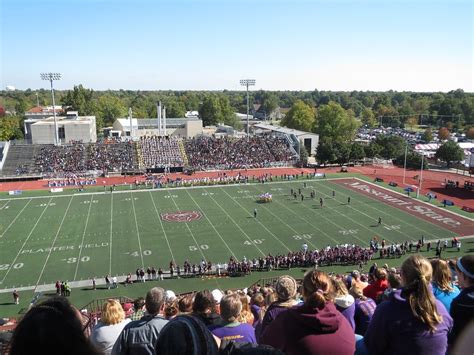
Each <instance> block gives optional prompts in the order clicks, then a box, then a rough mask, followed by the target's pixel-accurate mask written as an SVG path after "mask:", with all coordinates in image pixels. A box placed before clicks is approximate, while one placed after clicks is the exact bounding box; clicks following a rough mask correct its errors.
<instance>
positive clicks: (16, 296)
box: [13, 289, 20, 304]
mask: <svg viewBox="0 0 474 355" xmlns="http://www.w3.org/2000/svg"><path fill="white" fill-rule="evenodd" d="M13 301H14V302H15V304H19V303H20V294H19V293H18V291H17V290H16V289H15V290H13Z"/></svg>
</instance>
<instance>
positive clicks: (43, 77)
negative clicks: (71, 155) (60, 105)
mask: <svg viewBox="0 0 474 355" xmlns="http://www.w3.org/2000/svg"><path fill="white" fill-rule="evenodd" d="M40 76H41V80H48V81H49V82H50V83H51V96H52V97H53V117H54V144H55V145H58V144H59V136H58V122H57V121H56V102H55V101H54V89H53V81H54V80H61V74H60V73H41V74H40Z"/></svg>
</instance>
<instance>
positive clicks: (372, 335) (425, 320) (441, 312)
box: [364, 254, 453, 355]
mask: <svg viewBox="0 0 474 355" xmlns="http://www.w3.org/2000/svg"><path fill="white" fill-rule="evenodd" d="M431 278H432V267H431V264H430V262H429V261H428V260H427V259H425V258H424V257H423V256H421V255H419V254H417V255H412V256H410V257H409V258H407V259H406V260H405V261H404V262H403V264H402V267H401V279H402V289H399V290H396V291H394V292H392V293H391V294H390V296H389V299H388V300H387V301H385V302H382V303H381V304H379V305H378V306H377V308H376V309H375V313H374V315H373V317H372V320H371V322H370V324H369V328H368V329H367V332H366V333H365V336H364V342H365V345H366V346H367V350H368V351H369V353H371V354H430V355H437V354H439V355H445V354H446V350H447V346H448V333H449V331H450V330H451V328H452V325H453V320H452V319H451V317H450V316H449V313H448V312H447V311H446V308H445V307H444V306H443V304H442V303H441V302H440V301H438V300H437V299H435V298H434V296H433V294H432V292H431V289H430V282H431Z"/></svg>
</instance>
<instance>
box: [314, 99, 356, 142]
mask: <svg viewBox="0 0 474 355" xmlns="http://www.w3.org/2000/svg"><path fill="white" fill-rule="evenodd" d="M358 126H359V122H358V121H357V120H356V119H355V118H354V115H353V113H352V111H350V110H349V111H346V110H344V109H343V108H342V107H341V105H339V104H337V103H335V102H332V101H331V102H329V104H327V105H322V106H321V107H320V108H319V110H318V115H317V118H316V133H318V134H319V135H320V136H321V137H322V138H324V139H331V140H332V141H334V142H343V143H344V142H349V141H351V140H352V139H353V138H354V137H355V134H356V131H357V128H358Z"/></svg>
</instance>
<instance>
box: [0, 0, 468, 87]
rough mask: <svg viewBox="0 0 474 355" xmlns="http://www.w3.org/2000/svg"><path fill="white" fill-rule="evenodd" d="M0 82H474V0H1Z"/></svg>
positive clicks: (33, 84)
mask: <svg viewBox="0 0 474 355" xmlns="http://www.w3.org/2000/svg"><path fill="white" fill-rule="evenodd" d="M0 4H1V5H0V6H1V7H0V23H1V25H0V26H1V33H0V41H1V47H0V48H1V52H0V60H1V72H0V88H1V89H4V88H5V86H7V85H13V86H15V87H16V88H19V89H26V88H32V89H36V88H40V87H47V83H46V82H42V81H41V80H40V77H39V73H40V72H49V71H52V72H60V73H62V75H63V79H62V80H61V81H60V82H57V83H56V84H57V85H56V87H57V88H59V89H69V88H72V86H73V85H75V84H83V85H84V86H85V87H88V88H93V89H95V90H105V89H121V88H122V89H132V90H138V89H140V90H156V89H173V90H181V89H183V90H184V89H187V90H223V89H228V90H235V89H240V87H239V79H242V78H252V79H256V81H257V84H256V87H255V89H265V90H314V89H315V88H317V89H318V90H380V91H384V90H390V89H392V90H398V91H403V90H406V91H449V90H454V89H457V88H462V89H464V90H465V91H470V92H472V91H474V78H473V76H474V68H473V61H474V47H473V37H474V34H473V22H474V13H473V11H474V5H473V2H472V1H470V0H445V1H444V0H443V1H441V0H439V1H436V0H432V1H429V0H418V1H410V0H397V1H386V0H358V1H356V0H319V1H318V0H315V1H311V0H272V1H271V0H0Z"/></svg>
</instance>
